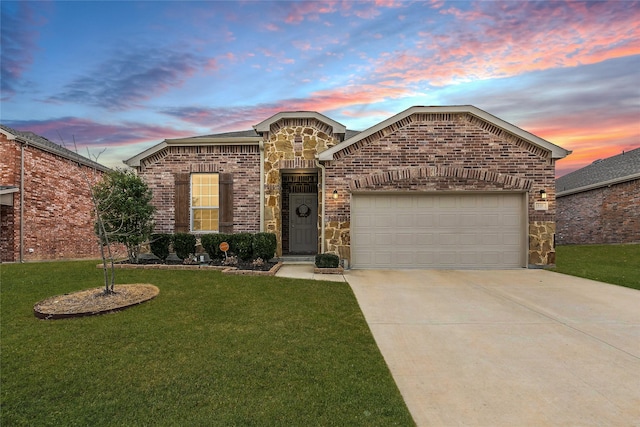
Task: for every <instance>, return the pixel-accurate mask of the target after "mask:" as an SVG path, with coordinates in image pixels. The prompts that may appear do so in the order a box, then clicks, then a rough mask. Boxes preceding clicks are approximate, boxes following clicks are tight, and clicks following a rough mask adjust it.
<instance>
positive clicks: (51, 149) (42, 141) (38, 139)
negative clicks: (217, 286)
mask: <svg viewBox="0 0 640 427" xmlns="http://www.w3.org/2000/svg"><path fill="white" fill-rule="evenodd" d="M0 133H2V134H4V135H5V136H6V137H7V138H8V139H9V140H17V141H19V142H23V143H26V144H28V145H31V146H33V147H36V148H39V149H40V150H42V151H46V152H48V153H51V154H55V155H57V156H60V157H63V158H65V159H69V160H72V161H74V162H77V163H80V164H82V165H84V166H88V167H90V168H94V169H98V170H101V171H103V172H108V171H110V170H111V169H110V168H108V167H106V166H104V165H101V164H100V163H98V162H95V161H93V160H91V159H89V158H87V157H84V156H82V155H80V154H78V153H76V152H75V151H71V150H69V149H67V148H65V147H63V146H62V145H59V144H56V143H55V142H51V141H49V140H48V139H47V138H45V137H43V136H40V135H37V134H35V133H33V132H30V131H20V130H15V129H12V128H10V127H9V126H5V125H2V124H0Z"/></svg>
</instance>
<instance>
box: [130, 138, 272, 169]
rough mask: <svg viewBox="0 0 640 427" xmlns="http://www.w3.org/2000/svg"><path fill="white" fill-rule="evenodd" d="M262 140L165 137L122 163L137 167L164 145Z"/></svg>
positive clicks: (241, 142)
mask: <svg viewBox="0 0 640 427" xmlns="http://www.w3.org/2000/svg"><path fill="white" fill-rule="evenodd" d="M260 141H262V137H261V136H240V137H213V136H203V137H189V138H174V139H165V140H164V141H162V142H161V143H159V144H156V145H154V146H153V147H151V148H148V149H146V150H145V151H143V152H142V153H140V154H137V155H135V156H133V157H131V158H130V159H127V160H123V163H124V164H126V165H127V166H131V167H139V166H140V162H141V161H142V160H144V159H146V158H147V157H150V156H153V155H154V154H155V153H157V152H159V151H162V150H163V149H165V148H166V147H170V146H171V147H202V146H207V145H259V144H260Z"/></svg>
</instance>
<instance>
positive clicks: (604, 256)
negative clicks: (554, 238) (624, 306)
mask: <svg viewBox="0 0 640 427" xmlns="http://www.w3.org/2000/svg"><path fill="white" fill-rule="evenodd" d="M554 271H557V272H558V273H565V274H570V275H572V276H579V277H586V278H588V279H593V280H599V281H601V282H606V283H613V284H614V285H620V286H626V287H627V288H633V289H640V245H579V246H578V245H575V246H574V245H568V246H558V247H557V248H556V268H555V269H554Z"/></svg>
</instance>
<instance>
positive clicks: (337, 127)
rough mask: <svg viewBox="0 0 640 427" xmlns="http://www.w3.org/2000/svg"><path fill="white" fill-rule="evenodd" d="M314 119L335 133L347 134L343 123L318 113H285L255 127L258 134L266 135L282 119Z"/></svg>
mask: <svg viewBox="0 0 640 427" xmlns="http://www.w3.org/2000/svg"><path fill="white" fill-rule="evenodd" d="M308 118H313V119H316V120H318V121H319V122H323V123H326V124H328V125H329V126H331V128H332V130H333V133H334V134H335V133H345V132H346V131H347V127H346V126H345V125H343V124H342V123H338V122H336V121H335V120H333V119H330V118H329V117H327V116H325V115H324V114H320V113H318V112H316V111H283V112H280V113H278V114H276V115H274V116H271V117H269V118H268V119H266V120H263V121H261V122H260V123H258V124H257V125H255V126H253V128H254V129H255V131H256V132H258V133H264V132H268V131H269V128H270V127H271V125H272V124H273V123H275V122H277V121H278V120H281V119H308Z"/></svg>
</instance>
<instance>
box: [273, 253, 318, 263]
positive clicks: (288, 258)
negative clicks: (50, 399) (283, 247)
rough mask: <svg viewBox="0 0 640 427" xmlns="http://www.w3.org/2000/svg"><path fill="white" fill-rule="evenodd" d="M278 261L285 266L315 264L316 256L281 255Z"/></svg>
mask: <svg viewBox="0 0 640 427" xmlns="http://www.w3.org/2000/svg"><path fill="white" fill-rule="evenodd" d="M278 261H281V262H283V263H285V264H315V262H316V256H315V255H283V256H281V257H279V258H278Z"/></svg>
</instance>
